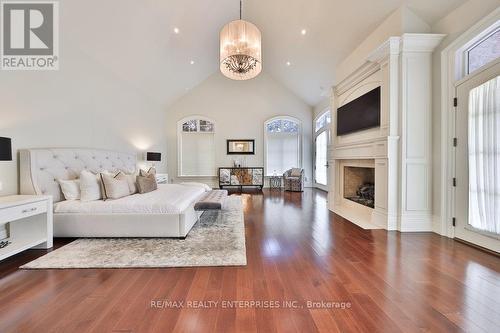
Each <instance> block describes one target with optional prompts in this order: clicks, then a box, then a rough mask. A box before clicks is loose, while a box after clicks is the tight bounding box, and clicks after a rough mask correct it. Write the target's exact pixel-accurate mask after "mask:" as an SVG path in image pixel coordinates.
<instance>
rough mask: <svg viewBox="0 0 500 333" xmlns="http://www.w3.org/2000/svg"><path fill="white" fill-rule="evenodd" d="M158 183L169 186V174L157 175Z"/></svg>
mask: <svg viewBox="0 0 500 333" xmlns="http://www.w3.org/2000/svg"><path fill="white" fill-rule="evenodd" d="M156 182H157V183H158V184H168V174H167V173H157V174H156Z"/></svg>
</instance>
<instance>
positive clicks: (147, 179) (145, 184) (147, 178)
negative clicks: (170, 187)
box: [137, 170, 158, 194]
mask: <svg viewBox="0 0 500 333" xmlns="http://www.w3.org/2000/svg"><path fill="white" fill-rule="evenodd" d="M157 188H158V184H157V183H156V176H155V175H154V174H148V173H147V172H145V171H144V170H141V171H140V172H139V175H138V176H137V189H138V190H139V193H141V194H143V193H148V192H152V191H154V190H156V189H157Z"/></svg>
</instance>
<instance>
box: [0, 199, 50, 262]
mask: <svg viewBox="0 0 500 333" xmlns="http://www.w3.org/2000/svg"><path fill="white" fill-rule="evenodd" d="M0 226H2V227H5V226H7V229H8V231H7V233H8V235H9V238H8V239H7V240H8V241H9V242H10V244H9V245H7V246H6V247H4V248H1V249H0V260H3V259H5V258H7V257H10V256H12V255H14V254H16V253H19V252H22V251H24V250H27V249H30V248H32V247H34V248H38V249H50V248H51V247H52V244H53V227H52V197H50V196H43V195H11V196H7V197H0Z"/></svg>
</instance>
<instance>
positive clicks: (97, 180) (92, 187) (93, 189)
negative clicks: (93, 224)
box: [80, 170, 103, 202]
mask: <svg viewBox="0 0 500 333" xmlns="http://www.w3.org/2000/svg"><path fill="white" fill-rule="evenodd" d="M80 192H81V197H80V200H81V201H82V202H83V201H94V200H101V199H102V192H103V190H102V186H101V177H100V175H98V174H97V175H96V174H94V173H92V172H90V171H88V170H83V171H82V172H81V173H80Z"/></svg>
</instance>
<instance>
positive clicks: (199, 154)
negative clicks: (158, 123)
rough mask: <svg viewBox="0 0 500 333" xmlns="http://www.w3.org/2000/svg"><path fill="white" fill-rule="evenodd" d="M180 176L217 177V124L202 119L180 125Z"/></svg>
mask: <svg viewBox="0 0 500 333" xmlns="http://www.w3.org/2000/svg"><path fill="white" fill-rule="evenodd" d="M177 140H178V155H179V156H178V159H179V171H178V173H179V176H215V123H214V122H213V121H212V120H210V119H206V118H202V117H190V118H184V119H182V120H181V121H179V123H178V133H177Z"/></svg>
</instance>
